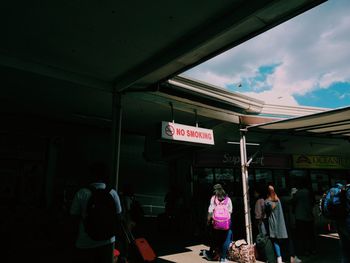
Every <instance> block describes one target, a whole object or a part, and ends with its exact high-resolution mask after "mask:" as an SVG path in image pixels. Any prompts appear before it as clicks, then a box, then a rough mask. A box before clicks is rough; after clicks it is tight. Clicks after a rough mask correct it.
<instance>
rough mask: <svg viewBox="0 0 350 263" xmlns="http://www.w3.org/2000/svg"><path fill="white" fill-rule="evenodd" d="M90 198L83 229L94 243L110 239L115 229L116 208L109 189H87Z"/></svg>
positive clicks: (91, 187)
mask: <svg viewBox="0 0 350 263" xmlns="http://www.w3.org/2000/svg"><path fill="white" fill-rule="evenodd" d="M89 189H90V191H91V196H90V198H89V200H88V202H87V207H86V217H85V218H84V221H83V222H84V227H85V231H86V233H87V234H88V235H89V237H90V238H92V239H93V240H96V241H100V240H106V239H110V238H111V237H113V236H114V235H115V231H116V227H117V207H116V204H115V201H114V198H113V196H112V195H111V194H110V191H111V188H107V187H106V188H105V189H97V188H95V187H93V186H90V187H89Z"/></svg>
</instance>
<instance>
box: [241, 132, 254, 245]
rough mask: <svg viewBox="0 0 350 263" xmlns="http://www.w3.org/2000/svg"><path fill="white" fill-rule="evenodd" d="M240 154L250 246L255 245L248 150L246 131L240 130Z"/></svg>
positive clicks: (247, 237) (246, 227)
mask: <svg viewBox="0 0 350 263" xmlns="http://www.w3.org/2000/svg"><path fill="white" fill-rule="evenodd" d="M240 134H241V138H240V153H241V171H242V187H243V202H244V222H245V229H246V241H247V243H248V244H253V234H252V221H251V217H250V203H249V181H248V163H247V149H246V139H245V134H246V130H245V129H241V130H240Z"/></svg>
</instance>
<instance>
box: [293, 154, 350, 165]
mask: <svg viewBox="0 0 350 263" xmlns="http://www.w3.org/2000/svg"><path fill="white" fill-rule="evenodd" d="M293 167H294V168H310V169H349V168H350V158H346V157H341V156H325V155H305V154H297V155H293Z"/></svg>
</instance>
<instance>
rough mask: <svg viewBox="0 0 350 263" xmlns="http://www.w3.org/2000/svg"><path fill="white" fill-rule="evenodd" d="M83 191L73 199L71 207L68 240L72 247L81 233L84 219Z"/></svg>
mask: <svg viewBox="0 0 350 263" xmlns="http://www.w3.org/2000/svg"><path fill="white" fill-rule="evenodd" d="M81 194H82V190H80V191H78V192H77V193H76V194H75V195H74V198H73V201H72V204H71V207H70V211H69V213H70V216H69V222H68V235H69V237H68V239H69V243H71V244H72V245H73V244H74V241H75V240H76V238H77V236H78V233H79V224H80V221H81V218H82V204H81V203H82V202H81Z"/></svg>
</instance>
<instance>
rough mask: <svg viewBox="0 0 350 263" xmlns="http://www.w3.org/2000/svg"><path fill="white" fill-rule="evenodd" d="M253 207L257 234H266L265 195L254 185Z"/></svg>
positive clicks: (259, 186)
mask: <svg viewBox="0 0 350 263" xmlns="http://www.w3.org/2000/svg"><path fill="white" fill-rule="evenodd" d="M254 197H255V199H256V201H255V207H254V214H255V223H256V227H257V230H258V233H261V234H267V228H268V221H267V218H266V214H265V195H264V190H263V187H262V186H261V185H256V187H255V189H254Z"/></svg>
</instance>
